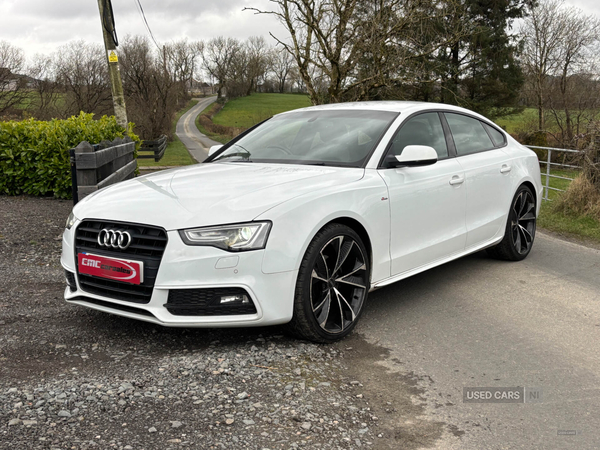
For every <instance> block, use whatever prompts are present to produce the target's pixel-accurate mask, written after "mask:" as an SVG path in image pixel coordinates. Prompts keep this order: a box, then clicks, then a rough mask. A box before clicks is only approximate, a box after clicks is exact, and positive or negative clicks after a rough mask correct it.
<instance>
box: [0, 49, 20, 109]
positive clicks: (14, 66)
mask: <svg viewBox="0 0 600 450" xmlns="http://www.w3.org/2000/svg"><path fill="white" fill-rule="evenodd" d="M24 68H25V57H24V55H23V50H21V49H20V48H18V47H15V46H14V45H12V44H10V43H9V42H7V41H0V116H2V115H3V114H5V113H6V112H7V111H9V110H10V109H11V108H12V107H14V106H16V105H18V104H19V103H20V102H21V100H22V99H23V98H24V96H25V90H24V87H25V86H24V80H23V78H22V77H21V76H20V74H21V72H22V71H23V69H24Z"/></svg>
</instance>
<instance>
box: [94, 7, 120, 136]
mask: <svg viewBox="0 0 600 450" xmlns="http://www.w3.org/2000/svg"><path fill="white" fill-rule="evenodd" d="M98 9H99V10H100V23H101V24H102V35H103V36H104V47H105V48H106V60H107V62H108V74H109V76H110V85H111V88H112V97H113V105H114V108H115V118H116V119H117V123H118V124H119V125H120V126H122V127H123V128H124V129H125V130H127V110H126V109H125V95H124V94H123V83H122V82H121V73H120V71H119V55H118V52H117V45H118V41H117V33H116V31H115V21H114V16H113V11H112V6H111V4H110V0H98Z"/></svg>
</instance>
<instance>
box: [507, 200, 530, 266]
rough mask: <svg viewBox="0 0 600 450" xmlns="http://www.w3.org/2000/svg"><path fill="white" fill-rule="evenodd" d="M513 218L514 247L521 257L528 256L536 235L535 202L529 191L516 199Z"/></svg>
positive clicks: (511, 224)
mask: <svg viewBox="0 0 600 450" xmlns="http://www.w3.org/2000/svg"><path fill="white" fill-rule="evenodd" d="M511 216H512V217H511V222H510V226H511V235H512V241H513V246H514V247H515V250H516V251H517V253H518V254H519V255H523V254H527V253H529V250H531V246H532V245H533V237H534V235H535V201H534V200H533V195H531V192H530V191H529V190H528V189H527V190H525V189H524V190H522V191H521V192H520V193H519V194H518V195H517V197H516V198H515V200H514V202H513V206H512V211H511Z"/></svg>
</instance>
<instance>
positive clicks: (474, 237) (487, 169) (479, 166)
mask: <svg viewBox="0 0 600 450" xmlns="http://www.w3.org/2000/svg"><path fill="white" fill-rule="evenodd" d="M444 117H445V119H446V120H447V122H448V126H449V128H450V131H451V135H452V138H453V140H454V145H455V147H456V155H457V156H456V160H457V161H458V163H459V164H460V166H461V167H462V169H463V170H464V174H465V186H466V191H467V216H466V222H467V242H466V248H471V247H476V246H478V245H480V244H483V243H486V242H488V241H491V240H493V239H495V238H496V237H498V236H499V235H502V233H503V232H504V225H505V223H506V222H505V220H506V215H507V213H508V209H509V205H510V201H511V197H512V189H511V185H512V182H511V179H510V171H511V170H512V167H511V163H510V162H509V161H508V159H509V158H508V156H507V154H506V153H505V152H504V151H503V150H502V148H500V147H502V146H504V145H506V140H505V137H504V135H503V134H502V133H501V132H500V131H498V130H496V129H495V128H494V127H492V126H490V125H489V124H486V123H484V122H482V121H480V120H478V119H476V118H474V117H470V116H467V115H465V114H458V113H450V112H445V113H444Z"/></svg>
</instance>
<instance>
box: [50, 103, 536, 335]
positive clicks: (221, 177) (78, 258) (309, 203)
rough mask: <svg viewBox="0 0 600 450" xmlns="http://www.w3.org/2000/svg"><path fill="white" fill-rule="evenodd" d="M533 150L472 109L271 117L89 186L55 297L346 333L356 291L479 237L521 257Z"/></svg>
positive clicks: (103, 307) (156, 316) (111, 307)
mask: <svg viewBox="0 0 600 450" xmlns="http://www.w3.org/2000/svg"><path fill="white" fill-rule="evenodd" d="M541 197H542V186H541V180H540V170H539V163H538V159H537V157H536V155H535V154H534V153H533V152H532V151H531V150H529V149H527V148H525V147H523V146H522V145H520V144H519V143H517V142H516V141H515V140H514V139H512V138H511V137H510V136H509V135H507V134H506V133H505V132H504V131H503V130H501V129H500V128H498V127H497V126H496V125H495V124H494V123H492V122H490V121H489V120H487V119H486V118H485V117H482V116H480V115H478V114H475V113H473V112H471V111H468V110H466V109H462V108H459V107H454V106H449V105H441V104H431V103H411V102H367V103H345V104H337V105H326V106H316V107H310V108H304V109H299V110H295V111H290V112H286V113H283V114H279V115H277V116H275V117H273V118H271V119H269V120H267V121H265V122H263V123H261V124H259V125H257V126H255V127H254V128H252V129H250V130H248V131H247V132H245V133H243V134H242V135H240V136H238V137H236V138H235V139H233V140H232V141H230V142H229V143H228V144H226V145H224V146H221V147H220V148H216V147H213V148H212V149H211V154H210V156H209V157H208V159H207V160H206V161H205V162H204V163H202V164H198V165H194V166H188V167H184V168H180V169H174V170H168V171H163V172H159V173H156V174H153V175H148V176H144V177H138V178H135V179H133V180H129V181H126V182H122V183H119V184H117V185H114V186H111V187H108V188H106V189H102V190H101V191H98V192H96V193H94V194H92V195H89V196H88V197H86V198H85V199H83V200H82V201H81V202H79V203H78V204H77V205H76V206H75V208H74V209H73V213H72V214H71V216H70V217H69V219H68V222H67V226H66V230H65V232H64V236H63V252H62V259H61V261H62V265H63V267H64V269H65V271H66V279H67V284H68V286H67V288H66V290H65V299H66V300H67V301H68V302H69V303H73V304H77V305H82V306H86V307H89V308H93V309H97V310H100V311H105V312H108V313H113V314H118V315H121V316H125V317H129V318H132V319H139V320H145V321H148V322H153V323H156V324H160V325H165V326H171V327H245V326H259V325H260V326H262V325H275V324H287V325H286V327H287V329H288V330H289V331H290V332H292V333H293V334H295V335H297V336H299V337H302V338H305V339H309V340H312V341H317V342H330V341H333V340H336V339H339V338H341V337H343V336H345V335H347V334H348V333H349V332H350V331H351V330H352V329H353V328H354V326H355V325H356V322H357V320H358V319H359V317H360V315H361V312H362V311H363V309H364V307H365V303H366V302H367V296H368V293H369V291H371V290H373V289H377V288H380V287H382V286H386V285H388V284H390V283H393V282H395V281H398V280H401V279H403V278H406V277H409V276H411V275H414V274H416V273H419V272H422V271H424V270H427V269H429V268H431V267H435V266H438V265H440V264H443V263H445V262H448V261H451V260H453V259H456V258H460V257H462V256H464V255H467V254H469V253H473V252H476V251H478V250H481V249H484V248H487V249H488V250H489V252H490V254H492V255H493V256H496V257H499V258H502V259H507V260H521V259H523V258H525V257H526V256H527V254H528V253H529V252H530V250H531V247H532V245H533V241H534V237H535V229H536V217H537V214H538V212H539V208H540V202H541Z"/></svg>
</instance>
